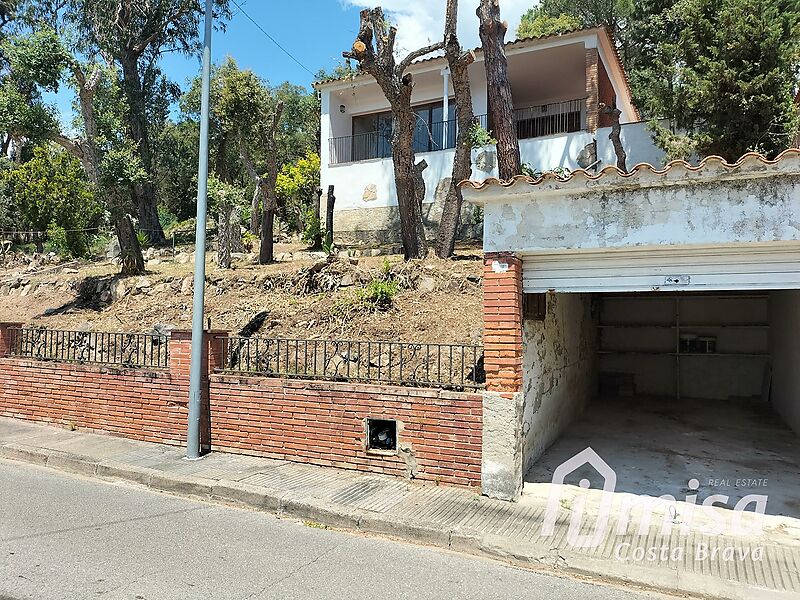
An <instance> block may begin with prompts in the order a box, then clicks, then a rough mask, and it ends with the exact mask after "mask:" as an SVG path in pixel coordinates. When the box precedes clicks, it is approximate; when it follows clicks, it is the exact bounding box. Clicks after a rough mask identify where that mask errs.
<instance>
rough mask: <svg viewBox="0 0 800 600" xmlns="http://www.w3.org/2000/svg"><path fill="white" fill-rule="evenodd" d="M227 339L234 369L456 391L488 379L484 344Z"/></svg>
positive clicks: (229, 365)
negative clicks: (484, 359)
mask: <svg viewBox="0 0 800 600" xmlns="http://www.w3.org/2000/svg"><path fill="white" fill-rule="evenodd" d="M225 343H226V349H225V356H226V362H225V367H224V369H222V370H223V371H228V372H236V373H252V374H259V375H266V376H271V377H289V378H303V379H326V380H334V381H355V382H365V383H387V384H395V385H409V386H420V387H440V388H447V389H455V390H463V389H480V388H482V387H483V385H484V383H485V374H484V372H483V348H482V347H481V346H471V345H464V344H419V343H414V342H378V341H357V340H308V339H281V338H269V339H268V338H255V337H252V338H245V337H228V338H226V342H225Z"/></svg>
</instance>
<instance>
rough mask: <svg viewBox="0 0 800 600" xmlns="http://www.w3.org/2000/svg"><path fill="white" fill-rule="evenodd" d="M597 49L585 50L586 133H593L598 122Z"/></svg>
mask: <svg viewBox="0 0 800 600" xmlns="http://www.w3.org/2000/svg"><path fill="white" fill-rule="evenodd" d="M598 62H599V57H598V54H597V48H586V131H588V132H589V133H594V132H595V131H597V126H598V124H599V122H600V92H599V79H598Z"/></svg>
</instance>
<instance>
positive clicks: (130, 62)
mask: <svg viewBox="0 0 800 600" xmlns="http://www.w3.org/2000/svg"><path fill="white" fill-rule="evenodd" d="M120 63H121V65H122V80H123V86H122V88H123V91H124V93H125V99H126V100H127V101H128V111H127V117H128V119H127V120H128V128H129V129H130V133H131V138H132V139H133V141H134V142H135V143H136V149H137V153H138V155H139V160H141V162H142V168H143V169H144V170H145V172H146V173H147V175H148V177H149V176H150V175H151V174H152V172H153V156H152V151H151V148H150V135H149V133H148V131H147V112H146V107H145V98H144V91H143V90H142V82H141V79H140V77H139V67H138V55H136V54H134V53H131V54H130V55H128V56H124V57H122V59H121V60H120ZM135 192H136V202H137V217H138V219H139V229H140V230H143V231H145V232H146V233H147V235H148V237H149V238H150V241H151V242H153V243H154V244H161V243H163V242H164V239H165V238H164V230H163V229H162V228H161V222H160V221H159V219H158V206H157V203H156V189H155V186H154V185H153V182H152V181H150V180H149V179H148V180H147V181H145V182H144V183H141V184H137V185H136V188H135Z"/></svg>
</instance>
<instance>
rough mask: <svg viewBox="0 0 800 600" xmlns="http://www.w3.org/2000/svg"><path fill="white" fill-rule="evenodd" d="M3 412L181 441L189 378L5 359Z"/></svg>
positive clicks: (0, 362) (0, 367) (0, 382)
mask: <svg viewBox="0 0 800 600" xmlns="http://www.w3.org/2000/svg"><path fill="white" fill-rule="evenodd" d="M0 390H2V391H0V416H3V417H14V418H18V419H27V420H30V421H40V422H43V423H52V424H57V425H63V426H72V427H76V428H79V429H87V430H91V431H106V432H108V433H113V434H115V435H120V436H123V437H127V438H131V439H135V440H144V441H147V442H159V443H162V444H173V445H178V444H182V443H184V442H185V438H186V399H187V398H188V397H189V382H188V379H183V380H181V379H179V378H175V377H172V376H171V375H170V373H169V372H168V371H162V372H156V371H139V370H133V369H115V368H105V367H90V366H82V365H72V364H67V363H56V362H43V361H32V360H25V359H17V358H3V359H0Z"/></svg>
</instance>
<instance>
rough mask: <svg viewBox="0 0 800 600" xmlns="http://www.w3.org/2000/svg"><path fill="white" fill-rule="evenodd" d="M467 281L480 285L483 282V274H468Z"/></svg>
mask: <svg viewBox="0 0 800 600" xmlns="http://www.w3.org/2000/svg"><path fill="white" fill-rule="evenodd" d="M467 281H469V282H471V283H477V284H478V285H480V283H481V276H480V275H467Z"/></svg>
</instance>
